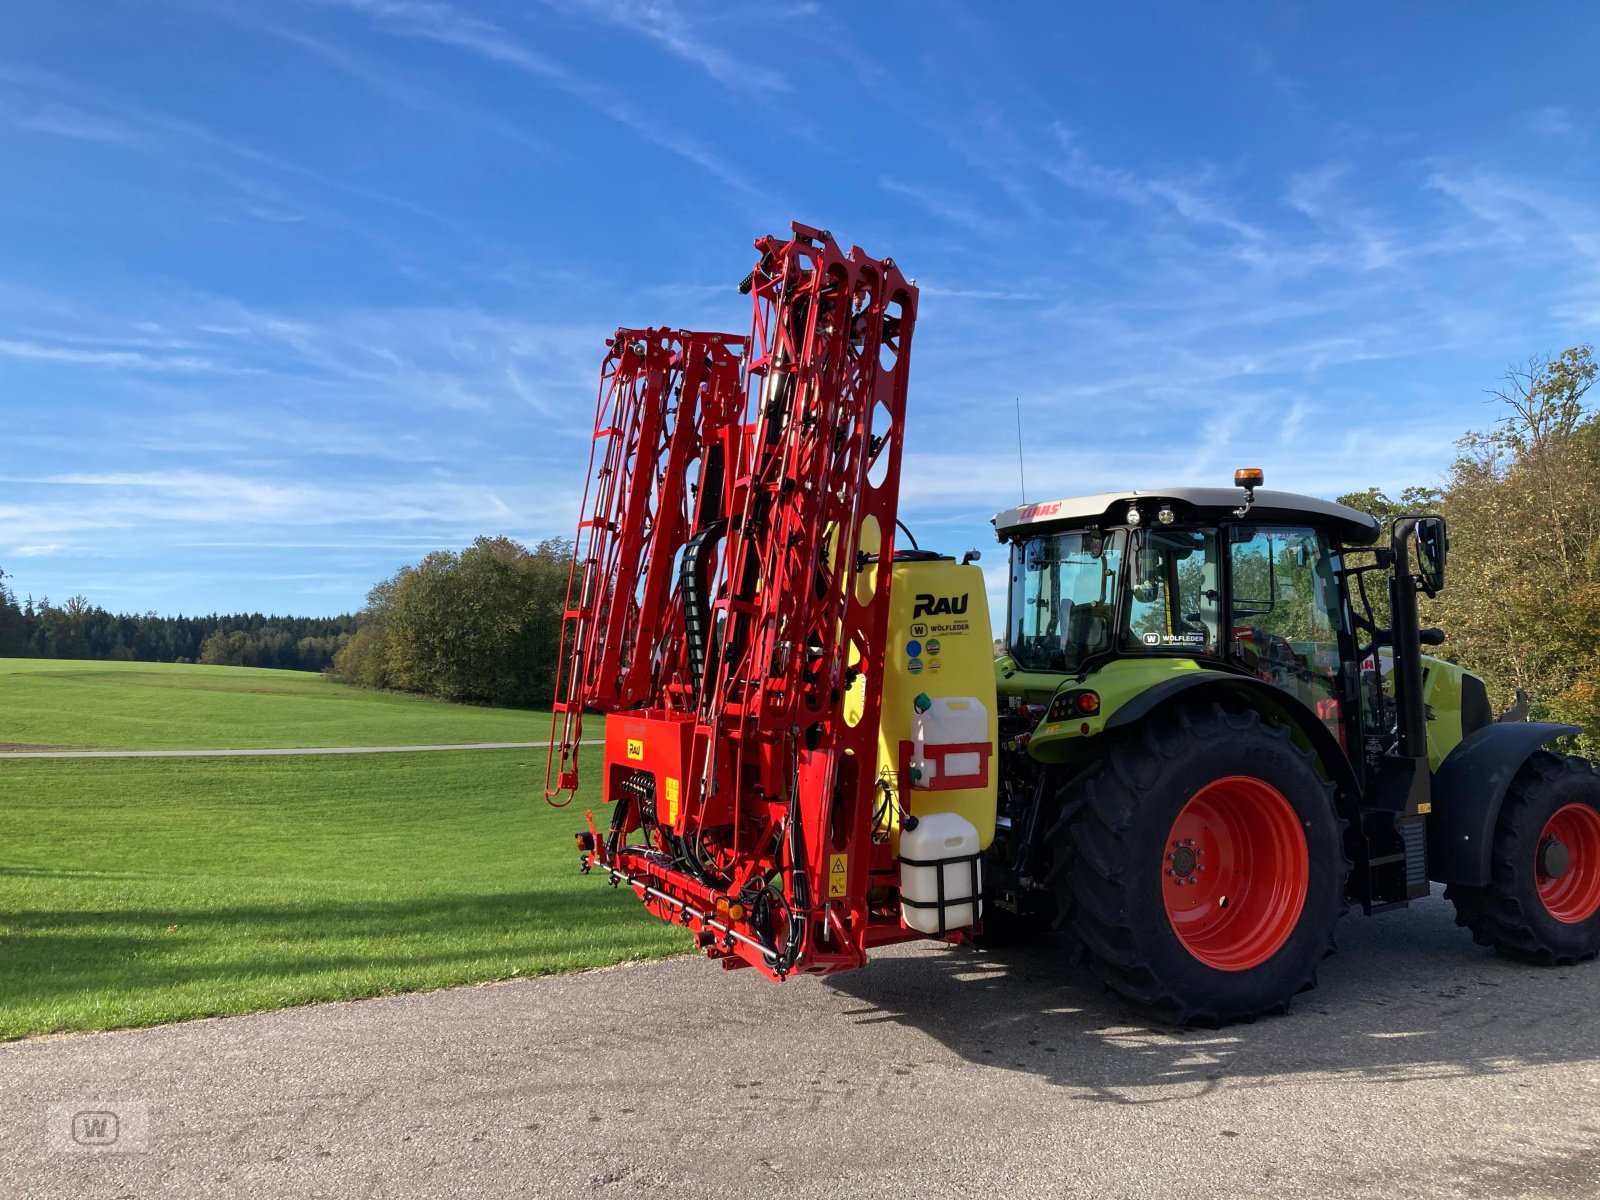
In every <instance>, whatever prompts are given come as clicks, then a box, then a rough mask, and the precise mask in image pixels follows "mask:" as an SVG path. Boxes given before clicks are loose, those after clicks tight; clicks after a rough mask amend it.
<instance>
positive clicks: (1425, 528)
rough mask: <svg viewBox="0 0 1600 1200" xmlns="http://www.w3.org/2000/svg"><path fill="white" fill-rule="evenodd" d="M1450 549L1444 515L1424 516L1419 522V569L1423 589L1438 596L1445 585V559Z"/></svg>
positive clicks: (1430, 594) (1431, 594)
mask: <svg viewBox="0 0 1600 1200" xmlns="http://www.w3.org/2000/svg"><path fill="white" fill-rule="evenodd" d="M1449 550H1450V538H1449V535H1448V534H1447V533H1446V532H1445V524H1444V518H1443V517H1423V518H1421V519H1420V520H1419V521H1418V522H1417V570H1418V572H1419V573H1420V577H1421V582H1422V590H1423V591H1424V592H1426V593H1428V595H1429V596H1436V595H1438V594H1439V592H1440V590H1441V589H1443V587H1444V560H1445V555H1446V554H1447V553H1448V552H1449Z"/></svg>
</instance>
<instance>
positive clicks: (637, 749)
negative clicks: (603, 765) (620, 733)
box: [628, 738, 644, 762]
mask: <svg viewBox="0 0 1600 1200" xmlns="http://www.w3.org/2000/svg"><path fill="white" fill-rule="evenodd" d="M628 757H629V758H631V759H632V760H633V761H634V762H643V761H644V739H643V738H629V739H628Z"/></svg>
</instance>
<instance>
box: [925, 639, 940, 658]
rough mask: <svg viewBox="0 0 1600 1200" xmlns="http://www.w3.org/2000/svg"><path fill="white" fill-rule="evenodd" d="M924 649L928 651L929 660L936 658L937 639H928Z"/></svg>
mask: <svg viewBox="0 0 1600 1200" xmlns="http://www.w3.org/2000/svg"><path fill="white" fill-rule="evenodd" d="M925 649H926V650H927V651H928V657H929V658H936V657H937V656H938V654H939V639H938V638H929V639H928V644H927V646H926V647H925Z"/></svg>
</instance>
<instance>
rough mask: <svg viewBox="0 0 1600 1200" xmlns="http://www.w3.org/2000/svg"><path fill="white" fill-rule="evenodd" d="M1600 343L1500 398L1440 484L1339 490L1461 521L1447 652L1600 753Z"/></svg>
mask: <svg viewBox="0 0 1600 1200" xmlns="http://www.w3.org/2000/svg"><path fill="white" fill-rule="evenodd" d="M1595 374H1596V364H1595V361H1594V357H1593V352H1592V347H1590V346H1576V347H1573V348H1571V349H1569V350H1565V351H1563V352H1562V353H1561V354H1560V355H1558V356H1557V357H1555V358H1549V357H1535V358H1533V359H1530V360H1529V361H1527V362H1525V363H1522V364H1519V365H1518V366H1516V367H1513V368H1512V369H1510V370H1509V371H1507V373H1506V376H1505V378H1504V380H1503V382H1502V384H1501V386H1500V387H1498V388H1496V389H1494V390H1493V391H1492V392H1491V393H1490V395H1491V396H1492V397H1493V398H1494V400H1495V401H1496V402H1497V403H1498V405H1499V407H1500V411H1501V419H1500V421H1499V422H1498V423H1497V424H1496V425H1495V426H1494V427H1493V428H1491V429H1488V430H1483V431H1478V432H1472V433H1468V434H1467V435H1466V436H1464V437H1463V438H1462V439H1461V440H1460V441H1459V442H1458V443H1457V455H1456V458H1455V461H1454V462H1452V463H1451V465H1450V467H1449V469H1448V470H1447V472H1446V473H1445V477H1444V479H1443V481H1442V483H1440V484H1438V485H1427V484H1418V485H1415V486H1412V487H1408V488H1406V489H1405V490H1404V491H1402V492H1401V494H1400V496H1399V497H1398V498H1395V499H1391V498H1390V497H1389V496H1387V495H1385V494H1384V493H1383V492H1382V491H1379V490H1378V489H1376V488H1369V489H1368V490H1366V491H1364V492H1356V493H1352V494H1350V495H1346V496H1341V497H1340V498H1339V499H1340V500H1341V501H1342V502H1343V503H1345V504H1349V505H1351V506H1352V507H1355V508H1360V509H1362V510H1363V511H1366V512H1370V513H1372V514H1373V515H1374V516H1376V517H1379V518H1381V519H1383V520H1385V521H1389V520H1392V519H1393V518H1394V517H1396V516H1398V515H1400V514H1402V513H1413V514H1414V513H1426V512H1436V513H1440V514H1442V515H1443V516H1444V517H1445V519H1446V520H1447V521H1448V522H1449V533H1450V552H1449V555H1448V559H1447V567H1446V578H1445V588H1444V590H1443V591H1442V592H1441V593H1440V594H1439V595H1438V596H1437V597H1436V598H1435V599H1433V600H1431V601H1430V600H1424V601H1423V602H1422V604H1423V621H1424V623H1425V624H1432V625H1438V626H1439V627H1440V628H1442V629H1443V630H1444V631H1445V634H1446V637H1447V640H1446V641H1445V643H1444V645H1443V646H1442V647H1440V648H1439V649H1438V650H1437V651H1435V653H1438V654H1441V655H1442V656H1443V657H1445V658H1448V659H1451V660H1452V661H1456V662H1459V663H1461V664H1462V665H1463V666H1465V667H1466V668H1467V669H1468V670H1470V671H1472V672H1473V673H1474V674H1476V675H1479V676H1481V677H1482V678H1483V680H1484V682H1485V683H1486V684H1487V686H1488V688H1489V695H1490V698H1491V701H1492V702H1494V703H1495V704H1496V705H1497V706H1498V707H1500V708H1506V707H1509V706H1510V704H1511V702H1512V698H1513V697H1514V696H1515V694H1516V691H1517V690H1518V689H1519V688H1520V689H1522V690H1524V691H1526V692H1527V694H1528V697H1529V702H1530V716H1531V718H1532V719H1534V720H1553V721H1564V722H1567V723H1570V724H1573V725H1577V726H1580V727H1581V728H1583V729H1584V730H1585V735H1584V737H1583V738H1582V739H1580V742H1581V745H1582V746H1583V748H1584V749H1585V750H1586V752H1588V753H1590V754H1596V753H1600V411H1597V410H1596V409H1595V408H1593V407H1592V406H1591V405H1590V404H1589V403H1588V402H1587V396H1588V393H1589V391H1590V389H1591V388H1592V387H1593V386H1594V382H1595Z"/></svg>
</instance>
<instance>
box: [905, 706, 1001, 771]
mask: <svg viewBox="0 0 1600 1200" xmlns="http://www.w3.org/2000/svg"><path fill="white" fill-rule="evenodd" d="M922 703H927V705H928V707H927V708H926V709H923V708H921V707H920V705H921V704H922ZM918 704H919V707H918V710H917V712H916V713H915V714H914V715H913V716H912V718H911V741H912V744H913V746H914V749H913V751H912V759H911V767H912V771H913V774H912V779H913V781H914V784H913V786H916V787H922V788H930V789H942V788H971V787H984V786H986V785H987V784H988V782H989V755H990V753H991V752H992V747H991V745H990V742H989V710H988V709H987V708H985V707H984V705H983V701H981V700H979V699H978V698H977V697H976V696H935V697H933V698H932V699H931V700H927V701H924V700H922V699H921V698H919V700H918Z"/></svg>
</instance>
